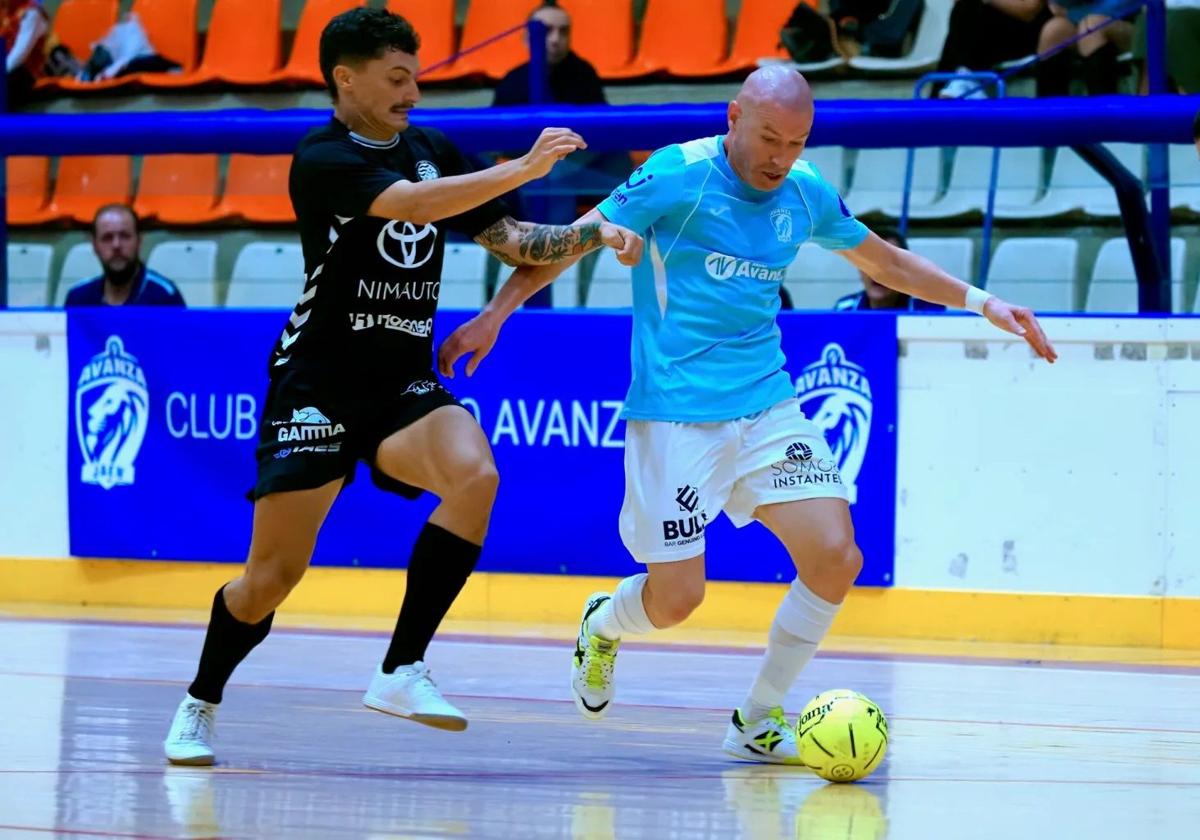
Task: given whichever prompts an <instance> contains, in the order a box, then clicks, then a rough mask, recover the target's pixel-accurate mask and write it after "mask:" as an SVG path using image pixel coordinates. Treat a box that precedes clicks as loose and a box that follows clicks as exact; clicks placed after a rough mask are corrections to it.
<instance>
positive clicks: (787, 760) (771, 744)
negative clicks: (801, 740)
mask: <svg viewBox="0 0 1200 840" xmlns="http://www.w3.org/2000/svg"><path fill="white" fill-rule="evenodd" d="M725 752H727V753H729V754H730V755H733V756H737V757H738V758H741V759H744V760H746V761H758V762H762V763H763V764H797V765H801V766H803V765H804V762H803V761H801V760H800V749H799V745H798V744H797V743H796V730H795V729H793V728H792V726H791V724H789V723H788V722H787V718H786V717H784V716H783V709H781V708H780V707H779V706H776V707H775V708H774V709H772V710H771V711H769V712H767V716H766V717H765V718H763V719H762V720H756V721H754V722H749V721H747V720H746V719H745V718H744V717H742V710H741V709H734V710H733V720H731V721H730V722H729V729H727V730H726V731H725Z"/></svg>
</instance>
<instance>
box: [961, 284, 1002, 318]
mask: <svg viewBox="0 0 1200 840" xmlns="http://www.w3.org/2000/svg"><path fill="white" fill-rule="evenodd" d="M993 297H995V295H993V294H992V293H991V292H985V291H984V290H983V289H980V288H978V287H977V286H968V287H967V300H966V302H965V303H964V304H963V308H964V309H969V310H971V311H972V312H974V313H975V314H976V315H982V314H983V305H984V304H985V303H987V302H988V300H989V299H991V298H993Z"/></svg>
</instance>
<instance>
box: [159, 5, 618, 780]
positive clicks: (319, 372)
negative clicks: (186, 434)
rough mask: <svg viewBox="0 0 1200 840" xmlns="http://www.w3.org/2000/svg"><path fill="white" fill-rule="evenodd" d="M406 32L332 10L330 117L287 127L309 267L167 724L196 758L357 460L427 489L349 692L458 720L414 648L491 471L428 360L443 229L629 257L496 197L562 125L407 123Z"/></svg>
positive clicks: (476, 527) (597, 237)
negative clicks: (477, 157) (400, 588)
mask: <svg viewBox="0 0 1200 840" xmlns="http://www.w3.org/2000/svg"><path fill="white" fill-rule="evenodd" d="M417 46H418V39H417V35H416V33H415V32H414V31H413V29H412V27H411V26H410V25H409V23H408V22H407V21H405V20H404V19H403V18H401V17H399V16H398V15H394V14H390V13H388V12H386V11H383V10H373V9H365V8H357V9H354V10H352V11H349V12H346V13H345V14H342V15H340V16H338V17H336V18H334V19H333V20H332V21H330V23H329V25H328V26H327V27H326V29H325V31H324V32H323V33H322V35H321V44H320V61H321V71H322V74H323V75H324V77H325V81H326V83H327V84H328V86H329V90H330V93H331V94H332V96H333V99H334V117H333V119H331V120H330V122H329V123H328V124H327V125H325V126H324V127H321V128H318V129H315V130H314V131H312V132H310V133H309V134H308V136H307V137H305V138H304V139H303V140H302V141H301V142H300V145H299V146H298V147H297V149H296V153H295V157H294V159H293V162H292V170H291V185H290V191H291V198H292V204H293V205H294V207H295V210H296V217H297V219H298V220H299V225H300V236H301V241H302V244H303V248H304V261H305V273H306V282H305V285H304V290H303V293H302V294H301V295H300V299H299V302H298V303H297V304H296V308H295V310H294V311H293V312H292V314H291V317H290V318H289V319H288V321H287V324H286V326H285V327H284V329H283V332H282V334H281V335H280V337H279V340H278V342H277V343H276V345H275V349H274V351H273V353H272V354H271V357H270V362H269V387H268V393H267V400H266V403H265V405H264V410H263V416H262V423H261V427H260V439H259V445H258V450H257V458H258V480H257V484H256V485H255V488H254V491H253V497H254V500H255V505H254V531H253V536H252V538H251V544H250V552H249V558H248V560H247V563H246V567H245V570H244V571H243V573H242V576H241V577H239V578H238V579H236V580H234V581H231V582H230V583H228V584H226V585H225V586H223V587H222V588H221V589H220V590H218V591H217V593H216V596H215V597H214V599H213V606H212V616H211V619H210V621H209V625H208V634H207V636H206V638H205V640H204V647H203V650H202V652H201V654H200V664H199V668H198V671H197V674H196V678H195V681H194V682H193V683H192V684H191V686H189V688H188V692H187V695H186V696H185V697H184V699H183V701H182V702H181V703H180V705H179V708H178V710H177V711H176V713H175V718H174V721H173V723H172V725H171V729H170V732H169V733H168V735H167V738H166V741H165V742H164V751H165V753H166V756H167V759H168V760H169V761H171V762H172V763H175V764H212V763H213V748H212V741H213V731H214V720H215V715H216V710H217V707H218V704H219V703H220V702H221V699H222V692H223V689H224V687H225V684H226V682H227V681H228V680H229V678H230V676H231V675H232V673H233V670H234V668H236V667H237V665H238V664H239V663H240V662H241V661H242V660H243V659H245V657H246V656H247V655H248V654H249V653H250V651H251V650H252V649H253V648H254V647H255V646H256V645H257V644H258V643H259V642H261V641H262V640H263V639H264V638H266V636H267V633H268V632H269V631H270V629H271V619H272V617H273V616H274V610H275V608H276V607H277V606H279V604H281V603H282V602H283V600H284V599H285V598H286V597H287V595H288V593H289V592H290V591H291V590H292V588H293V587H294V586H295V585H296V584H297V583H298V582H299V581H300V578H301V577H302V576H303V575H304V572H305V569H306V568H307V567H308V563H309V559H310V557H311V555H312V550H313V546H314V544H315V542H316V539H317V533H318V531H319V530H320V528H321V524H322V523H323V522H324V520H325V516H326V514H328V512H329V510H330V508H331V507H332V505H333V502H334V500H335V499H336V498H337V495H338V492H339V491H340V490H341V489H342V487H343V486H345V484H346V483H347V482H348V481H350V480H351V478H352V477H353V474H354V468H355V464H356V463H357V461H359V460H362V461H365V462H366V463H367V464H369V465H370V467H371V473H372V478H373V479H374V481H375V483H376V484H377V485H379V486H380V487H382V488H384V489H387V490H392V491H395V492H397V493H399V494H400V495H402V496H405V497H408V498H416V497H417V496H419V495H420V494H421V493H422V492H424V491H428V492H430V493H433V494H434V495H435V496H437V497H438V499H439V500H440V504H439V505H438V507H437V508H436V509H435V510H434V512H433V513H432V514H431V516H430V517H429V521H428V522H427V523H426V524H425V526H424V528H423V529H422V531H421V533H420V535H419V536H418V537H417V541H416V544H415V545H414V546H413V548H412V553H411V555H410V557H409V561H408V584H407V589H406V591H405V594H404V600H403V603H402V605H401V608H400V615H399V618H398V620H397V622H396V630H395V633H394V635H393V637H392V640H391V644H390V645H389V647H388V650H387V653H386V655H385V656H384V659H383V662H382V663H381V665H380V667H379V669H378V670H377V671H376V673H375V675H374V677H373V678H372V680H371V683H370V686H369V688H368V689H367V692H366V695H365V696H364V697H363V702H364V703H365V704H366V705H367V706H369V707H370V708H373V709H377V710H379V711H382V712H387V713H389V714H393V715H399V716H401V717H406V718H410V719H412V720H414V721H417V722H419V723H424V724H427V725H429V726H434V727H438V728H441V729H448V730H454V731H458V730H462V729H465V728H466V726H467V719H466V717H465V716H464V715H463V713H462V712H461V711H459V710H458V709H457V708H455V707H454V706H453V705H452V704H450V703H449V702H448V701H446V700H445V699H444V698H443V697H442V695H441V693H440V692H439V691H438V688H437V686H436V685H435V684H434V682H433V680H432V679H431V678H430V675H429V669H428V668H427V667H426V666H425V664H424V659H425V650H426V647H427V645H428V644H429V641H430V639H431V638H432V637H433V635H434V632H435V631H436V630H437V627H438V625H439V624H440V622H441V620H442V618H443V617H444V616H445V614H446V612H447V611H448V610H449V609H450V605H451V604H452V603H453V602H454V599H455V598H456V597H457V595H458V593H459V591H460V590H461V589H462V587H463V584H464V583H465V582H466V580H467V576H468V575H470V573H471V571H472V570H473V569H474V567H475V563H476V560H477V559H478V558H479V553H480V547H481V545H482V544H483V538H484V534H485V533H486V531H487V525H488V519H489V516H490V514H491V508H492V503H493V501H494V499H495V495H496V489H497V483H498V476H497V473H496V466H495V462H494V461H493V459H492V454H491V450H490V448H489V446H488V441H487V438H486V436H485V435H484V433H483V431H482V429H480V428H479V426H478V424H477V423H476V421H475V419H474V416H473V415H472V414H471V413H470V412H469V411H467V410H465V409H464V408H463V407H462V406H461V405H460V404H459V402H458V401H457V400H456V399H455V398H454V396H453V395H452V394H451V393H450V392H449V391H447V390H446V389H445V388H443V387H442V385H441V383H440V382H439V380H438V377H437V375H436V374H435V373H434V369H433V337H432V332H433V314H434V310H435V309H436V306H437V294H438V289H439V281H440V275H441V267H442V254H443V248H444V245H445V233H446V231H447V230H454V231H457V232H459V233H462V234H465V235H467V236H470V237H472V238H474V239H475V241H476V242H479V243H480V244H482V245H484V246H485V247H487V248H488V249H489V250H490V251H492V253H494V254H496V255H497V256H498V257H499V258H500V259H502V260H503V261H505V262H506V263H509V264H514V265H515V264H544V263H549V262H556V261H559V260H563V259H567V258H570V257H572V256H575V255H578V254H580V253H583V252H585V251H589V250H591V249H593V248H597V247H600V246H602V245H603V246H608V247H612V248H614V249H615V250H616V251H617V252H618V258H619V259H620V260H621V261H622V262H625V263H627V264H630V265H632V264H635V263H636V262H637V260H638V259H639V258H640V256H641V248H642V241H641V239H640V238H639V237H638V236H637V235H636V234H634V233H633V232H631V231H629V230H626V229H624V228H620V227H618V226H616V225H612V224H609V223H607V222H605V223H600V224H583V225H578V224H577V225H570V226H550V225H535V224H530V223H527V222H517V221H514V220H513V219H512V218H510V217H509V216H508V215H507V213H506V210H505V208H504V206H503V205H502V204H501V203H499V202H498V201H497V200H496V199H497V197H498V196H500V195H502V194H504V193H506V192H508V191H510V190H512V189H514V188H516V187H518V186H521V185H522V184H524V183H527V182H528V181H531V180H533V179H535V178H540V177H542V176H543V175H545V174H546V173H548V172H549V171H550V169H551V168H552V167H553V165H554V164H555V163H556V162H557V161H558V160H560V159H562V158H563V157H564V156H565V155H567V154H569V153H570V152H572V151H574V150H576V149H580V148H583V147H584V145H585V144H584V143H583V141H582V139H581V138H580V137H579V136H578V135H576V134H574V133H573V132H571V131H569V130H567V129H558V128H551V129H546V130H545V131H544V132H542V134H541V136H540V137H539V138H538V140H537V142H536V143H535V145H534V146H533V148H532V149H531V150H530V151H529V153H528V154H526V155H524V156H523V157H521V158H518V159H516V160H513V161H510V162H508V163H505V164H501V165H499V166H495V167H492V168H490V169H487V170H484V171H481V172H475V173H471V172H470V168H469V166H468V165H467V163H466V162H465V160H464V159H463V156H462V155H461V154H460V153H459V151H458V150H457V149H456V148H455V147H454V145H453V144H451V143H450V141H449V140H447V139H446V137H445V136H444V135H442V134H441V133H440V132H438V131H435V130H432V129H428V128H415V127H411V126H410V125H409V123H408V111H409V110H410V109H411V108H412V107H413V106H414V105H415V104H416V102H417V101H418V100H419V98H420V94H419V92H418V90H417V84H416V73H417V67H418V65H417V58H416V53H417Z"/></svg>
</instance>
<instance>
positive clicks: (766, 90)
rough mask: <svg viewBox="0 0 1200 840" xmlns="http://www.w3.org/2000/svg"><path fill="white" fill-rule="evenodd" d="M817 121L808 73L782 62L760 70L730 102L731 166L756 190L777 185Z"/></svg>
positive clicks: (728, 147) (728, 149) (728, 141)
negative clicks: (805, 74)
mask: <svg viewBox="0 0 1200 840" xmlns="http://www.w3.org/2000/svg"><path fill="white" fill-rule="evenodd" d="M812 121H813V95H812V88H810V87H809V86H808V82H806V81H805V80H804V77H803V76H801V75H800V74H799V73H797V72H796V71H795V70H789V69H788V68H786V67H781V66H772V67H763V68H760V69H758V70H755V71H754V72H753V73H751V74H750V75H749V77H747V79H746V81H745V82H744V83H743V84H742V87H741V90H739V91H738V94H737V97H736V98H735V99H734V100H733V101H732V102H730V103H729V134H728V136H727V137H726V138H725V152H726V155H727V156H728V158H729V163H730V165H731V166H732V167H733V169H734V171H735V172H737V174H738V177H740V178H741V179H742V180H743V181H745V182H746V183H747V184H749V185H750V186H751V187H753V188H754V189H756V190H774V189H777V188H778V187H780V186H782V184H783V182H784V179H785V178H786V177H787V174H788V172H790V171H791V168H792V165H793V164H794V163H795V162H796V159H797V158H798V157H800V153H801V152H803V151H804V144H805V143H806V142H808V135H809V132H810V131H812Z"/></svg>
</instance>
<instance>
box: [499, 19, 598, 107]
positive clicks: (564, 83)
mask: <svg viewBox="0 0 1200 840" xmlns="http://www.w3.org/2000/svg"><path fill="white" fill-rule="evenodd" d="M529 19H530V20H537V21H541V23H542V24H543V25H544V26H545V27H546V65H547V69H548V71H549V79H548V80H547V85H546V87H547V90H548V93H549V95H550V101H551V102H560V103H565V104H567V105H596V104H599V105H605V104H607V102H608V101H607V100H606V99H605V98H604V88H603V87H601V86H600V77H599V76H598V75H597V74H596V68H595V67H593V66H592V65H591V64H589V63H588V62H586V61H584V60H583V59H582V58H580V57H579V56H577V55H575V53H573V52H571V18H570V16H569V15H568V14H567V13H566V12H565V11H563V10H562V9H560V8H558V7H557V6H542V7H540V8H538V9H537V10H535V11H534V13H533V14H532V15H530V16H529ZM528 104H529V62H525V63H524V64H522V65H521V66H520V67H517V68H515V69H513V70H510V71H509V73H508V75H507V76H505V77H504V78H503V79H501V80H500V83H499V84H497V85H496V90H495V94H494V97H493V99H492V105H493V107H494V106H501V107H503V106H506V105H528Z"/></svg>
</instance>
